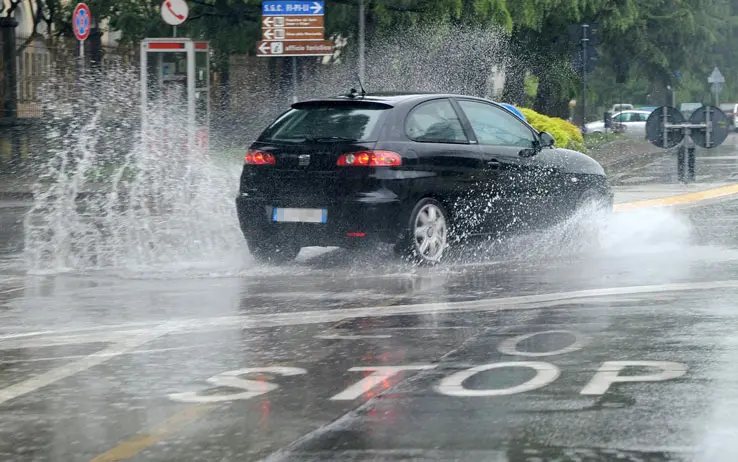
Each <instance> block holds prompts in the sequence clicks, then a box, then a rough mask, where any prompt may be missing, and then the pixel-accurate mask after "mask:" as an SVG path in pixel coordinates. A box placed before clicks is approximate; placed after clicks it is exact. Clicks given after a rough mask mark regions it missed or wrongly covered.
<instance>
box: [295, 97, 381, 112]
mask: <svg viewBox="0 0 738 462" xmlns="http://www.w3.org/2000/svg"><path fill="white" fill-rule="evenodd" d="M291 107H292V108H293V109H314V108H320V107H353V108H362V109H377V110H383V109H392V108H393V107H394V106H392V105H391V104H387V103H380V102H378V101H366V100H362V99H350V100H339V99H327V100H325V99H324V100H313V101H301V102H299V103H294V104H292V106H291Z"/></svg>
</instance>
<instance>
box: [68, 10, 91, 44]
mask: <svg viewBox="0 0 738 462" xmlns="http://www.w3.org/2000/svg"><path fill="white" fill-rule="evenodd" d="M91 27H92V13H90V7H88V6H87V4H85V3H78V4H77V6H76V7H75V8H74V13H72V29H74V36H75V37H77V40H79V41H81V42H84V41H85V40H87V37H89V36H90V28H91Z"/></svg>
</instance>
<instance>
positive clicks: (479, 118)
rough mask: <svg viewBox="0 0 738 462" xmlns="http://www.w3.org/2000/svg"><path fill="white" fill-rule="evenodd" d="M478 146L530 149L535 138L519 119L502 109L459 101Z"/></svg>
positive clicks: (473, 102)
mask: <svg viewBox="0 0 738 462" xmlns="http://www.w3.org/2000/svg"><path fill="white" fill-rule="evenodd" d="M459 105H460V106H461V108H462V109H463V110H464V113H465V114H466V117H467V118H468V119H469V123H471V126H472V128H473V129H474V133H475V134H476V135H477V140H478V141H479V144H482V145H492V146H516V147H522V148H530V147H532V146H533V141H534V140H535V137H534V135H533V132H532V131H531V130H530V128H528V127H527V126H526V125H525V124H524V123H523V122H522V121H521V120H520V119H518V118H517V117H515V116H514V115H512V114H509V113H508V112H506V111H505V110H503V109H502V108H499V107H497V106H494V105H492V104H486V103H480V102H477V101H463V100H462V101H459Z"/></svg>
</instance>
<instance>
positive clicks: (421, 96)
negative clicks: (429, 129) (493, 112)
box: [300, 91, 499, 106]
mask: <svg viewBox="0 0 738 462" xmlns="http://www.w3.org/2000/svg"><path fill="white" fill-rule="evenodd" d="M436 98H471V99H478V100H480V101H485V102H493V103H494V101H491V100H488V99H484V98H479V97H476V96H471V95H459V94H453V93H433V92H399V91H387V92H376V93H367V94H366V95H364V96H361V94H360V93H357V94H356V96H351V95H349V94H344V95H335V96H329V97H326V98H315V99H310V100H306V101H301V102H300V103H318V102H321V101H324V102H329V101H367V102H373V103H384V104H388V105H390V106H395V105H398V104H401V103H405V102H411V101H423V100H426V99H436ZM497 104H499V103H497Z"/></svg>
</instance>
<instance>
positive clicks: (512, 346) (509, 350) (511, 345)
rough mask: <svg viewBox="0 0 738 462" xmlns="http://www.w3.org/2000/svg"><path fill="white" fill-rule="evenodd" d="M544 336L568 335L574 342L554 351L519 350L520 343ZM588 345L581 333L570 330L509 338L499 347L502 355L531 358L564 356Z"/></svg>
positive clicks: (547, 331)
mask: <svg viewBox="0 0 738 462" xmlns="http://www.w3.org/2000/svg"><path fill="white" fill-rule="evenodd" d="M542 334H568V335H571V336H572V337H574V342H572V343H571V345H568V346H566V347H564V348H559V349H558V350H553V351H543V352H531V351H520V350H518V348H517V347H518V343H520V342H522V341H523V340H528V339H529V338H533V337H535V336H537V335H542ZM585 344H586V339H585V338H584V336H583V335H582V334H580V333H577V332H573V331H569V330H546V331H541V332H533V333H530V334H524V335H517V336H515V337H511V338H507V339H505V340H503V341H502V342H500V345H499V346H498V347H497V349H498V350H499V352H500V353H504V354H506V355H512V356H529V357H531V358H535V357H541V356H554V355H563V354H566V353H571V352H573V351H577V350H581V349H582V348H583V347H584V345H585Z"/></svg>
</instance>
